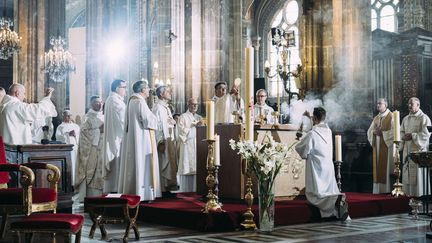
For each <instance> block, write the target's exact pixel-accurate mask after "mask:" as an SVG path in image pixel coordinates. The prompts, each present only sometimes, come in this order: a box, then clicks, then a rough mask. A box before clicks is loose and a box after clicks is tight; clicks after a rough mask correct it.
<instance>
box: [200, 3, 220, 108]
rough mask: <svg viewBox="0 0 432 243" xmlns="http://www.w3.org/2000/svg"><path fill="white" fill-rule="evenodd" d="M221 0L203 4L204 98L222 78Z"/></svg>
mask: <svg viewBox="0 0 432 243" xmlns="http://www.w3.org/2000/svg"><path fill="white" fill-rule="evenodd" d="M220 4H221V0H208V1H206V4H201V18H202V25H201V36H202V46H201V50H202V59H201V60H202V70H201V74H202V94H201V96H202V97H203V99H204V100H207V99H210V98H211V97H212V96H213V95H214V88H213V86H214V84H215V83H216V82H219V81H226V80H221V72H222V67H223V66H222V63H221V54H222V52H221V49H220V43H221V41H222V40H221V6H220Z"/></svg>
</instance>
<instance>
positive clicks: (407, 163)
mask: <svg viewBox="0 0 432 243" xmlns="http://www.w3.org/2000/svg"><path fill="white" fill-rule="evenodd" d="M430 125H431V120H430V118H429V117H428V116H427V115H426V114H425V113H423V112H422V110H419V111H417V112H416V113H415V114H409V115H407V116H405V117H404V118H403V120H402V124H401V138H403V136H404V135H405V133H411V134H412V140H410V141H402V142H401V147H400V148H401V149H402V150H403V155H402V158H401V162H403V163H404V164H403V167H402V168H403V170H402V184H403V191H404V192H405V193H406V194H407V195H409V196H422V195H426V194H427V195H429V194H430V190H431V188H430V186H429V192H426V191H425V189H424V188H423V183H424V181H425V179H426V178H424V177H425V173H424V172H425V171H426V169H425V168H419V167H418V165H417V164H416V163H414V162H413V161H412V160H408V159H407V156H408V155H409V153H411V152H416V151H427V150H428V146H429V137H430V135H431V134H430V133H429V132H428V130H427V126H430Z"/></svg>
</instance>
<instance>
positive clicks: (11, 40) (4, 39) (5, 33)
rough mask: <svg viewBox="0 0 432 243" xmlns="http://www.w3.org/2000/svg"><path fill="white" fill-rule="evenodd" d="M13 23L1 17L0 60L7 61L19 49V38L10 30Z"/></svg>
mask: <svg viewBox="0 0 432 243" xmlns="http://www.w3.org/2000/svg"><path fill="white" fill-rule="evenodd" d="M12 26H13V21H11V20H9V19H7V18H5V17H2V18H1V19H0V59H3V60H7V59H9V57H11V56H12V55H13V54H14V53H16V52H18V51H19V50H20V49H21V46H20V40H21V37H19V36H18V34H17V33H16V32H15V31H13V30H11V29H10V27H12Z"/></svg>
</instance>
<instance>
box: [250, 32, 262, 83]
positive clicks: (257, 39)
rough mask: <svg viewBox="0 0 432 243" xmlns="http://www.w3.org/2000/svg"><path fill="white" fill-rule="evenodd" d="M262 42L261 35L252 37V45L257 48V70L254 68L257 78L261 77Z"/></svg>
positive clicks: (255, 62)
mask: <svg viewBox="0 0 432 243" xmlns="http://www.w3.org/2000/svg"><path fill="white" fill-rule="evenodd" d="M260 42H261V37H259V36H256V37H254V38H253V39H252V46H253V47H254V49H255V57H254V59H255V61H254V64H255V70H254V74H255V78H259V77H260V62H259V49H260Z"/></svg>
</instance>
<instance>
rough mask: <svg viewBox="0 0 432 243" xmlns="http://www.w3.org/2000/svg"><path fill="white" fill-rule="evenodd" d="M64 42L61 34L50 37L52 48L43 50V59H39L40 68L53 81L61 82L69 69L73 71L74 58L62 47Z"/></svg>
mask: <svg viewBox="0 0 432 243" xmlns="http://www.w3.org/2000/svg"><path fill="white" fill-rule="evenodd" d="M65 44H66V40H65V39H63V38H62V37H61V36H59V37H57V38H55V37H51V39H50V45H51V46H52V48H51V49H50V50H49V51H48V52H45V54H44V56H43V57H42V58H43V60H41V63H42V70H43V71H44V72H45V73H47V74H48V77H49V79H50V80H52V81H54V82H62V81H63V80H65V79H66V76H67V75H68V74H69V72H70V71H75V59H74V58H73V57H72V54H71V53H70V52H69V51H68V50H65V49H64V48H63V46H64V45H65ZM42 58H41V59H42Z"/></svg>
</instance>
